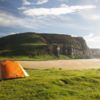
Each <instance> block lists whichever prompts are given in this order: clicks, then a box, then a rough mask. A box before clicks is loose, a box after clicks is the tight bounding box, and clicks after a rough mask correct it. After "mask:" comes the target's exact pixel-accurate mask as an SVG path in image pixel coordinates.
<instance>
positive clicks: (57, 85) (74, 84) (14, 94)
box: [0, 69, 100, 100]
mask: <svg viewBox="0 0 100 100" xmlns="http://www.w3.org/2000/svg"><path fill="white" fill-rule="evenodd" d="M27 72H28V73H29V74H30V76H29V77H26V78H19V79H11V80H1V81H0V100H11V99H13V100H100V70H83V71H82V70H81V71H76V70H70V71H69V70H61V69H58V70H57V69H46V70H27Z"/></svg>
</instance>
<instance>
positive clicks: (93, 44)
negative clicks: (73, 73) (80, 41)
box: [84, 33, 100, 48]
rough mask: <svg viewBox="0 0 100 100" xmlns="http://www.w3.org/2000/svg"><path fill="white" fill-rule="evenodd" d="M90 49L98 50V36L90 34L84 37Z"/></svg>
mask: <svg viewBox="0 0 100 100" xmlns="http://www.w3.org/2000/svg"><path fill="white" fill-rule="evenodd" d="M84 39H85V40H86V42H87V44H88V46H89V47H90V48H100V34H96V33H90V34H87V35H85V36H84Z"/></svg>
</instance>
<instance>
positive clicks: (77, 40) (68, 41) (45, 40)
mask: <svg viewBox="0 0 100 100" xmlns="http://www.w3.org/2000/svg"><path fill="white" fill-rule="evenodd" d="M88 50H89V48H88V47H87V44H86V42H85V40H84V39H83V38H82V37H72V36H70V35H64V34H46V33H35V32H26V33H20V34H14V35H9V36H5V37H2V38H0V55H1V56H23V55H24V56H36V55H47V54H49V55H55V56H59V55H60V54H61V55H66V56H72V57H75V58H87V57H89V54H88Z"/></svg>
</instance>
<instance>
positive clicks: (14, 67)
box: [0, 60, 29, 80]
mask: <svg viewBox="0 0 100 100" xmlns="http://www.w3.org/2000/svg"><path fill="white" fill-rule="evenodd" d="M25 76H29V75H28V74H27V72H26V71H25V70H24V69H23V67H22V66H21V65H20V64H19V63H18V62H15V61H12V60H4V61H0V80H1V79H9V78H20V77H25Z"/></svg>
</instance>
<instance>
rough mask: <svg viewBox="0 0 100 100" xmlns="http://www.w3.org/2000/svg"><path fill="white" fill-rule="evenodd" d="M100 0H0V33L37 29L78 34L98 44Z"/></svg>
mask: <svg viewBox="0 0 100 100" xmlns="http://www.w3.org/2000/svg"><path fill="white" fill-rule="evenodd" d="M99 9H100V0H0V36H5V35H10V34H16V33H20V32H40V33H58V34H69V35H72V36H82V37H83V38H84V39H85V40H86V42H87V45H88V46H89V47H90V48H100V10H99Z"/></svg>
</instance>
